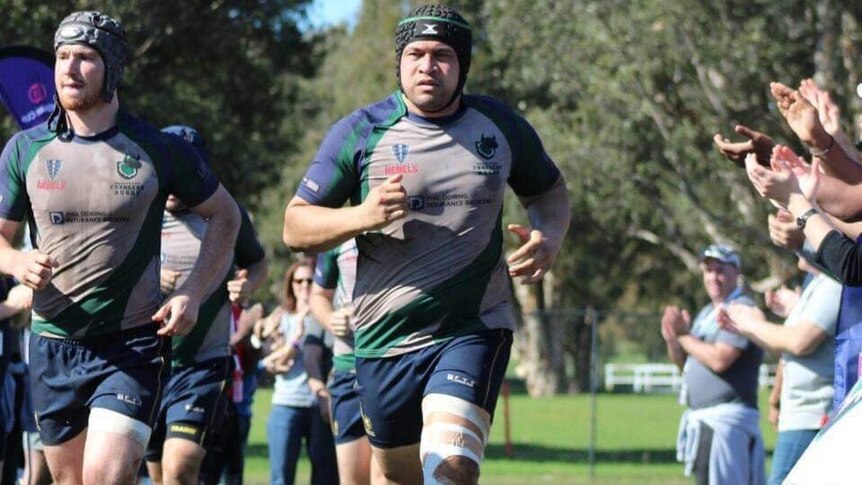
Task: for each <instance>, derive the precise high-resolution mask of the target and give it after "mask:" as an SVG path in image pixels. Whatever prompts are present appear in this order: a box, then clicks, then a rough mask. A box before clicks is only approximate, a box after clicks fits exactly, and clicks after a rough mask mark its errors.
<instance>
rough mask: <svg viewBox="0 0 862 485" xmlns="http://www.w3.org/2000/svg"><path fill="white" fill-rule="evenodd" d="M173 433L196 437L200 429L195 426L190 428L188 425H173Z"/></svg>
mask: <svg viewBox="0 0 862 485" xmlns="http://www.w3.org/2000/svg"><path fill="white" fill-rule="evenodd" d="M171 433H176V434H187V435H191V436H194V435H196V434H198V429H197V428H196V427H194V426H189V425H187V424H171Z"/></svg>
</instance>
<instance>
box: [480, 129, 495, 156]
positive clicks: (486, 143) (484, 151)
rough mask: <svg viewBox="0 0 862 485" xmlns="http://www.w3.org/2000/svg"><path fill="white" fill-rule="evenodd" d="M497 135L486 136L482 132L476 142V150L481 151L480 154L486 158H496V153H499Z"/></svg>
mask: <svg viewBox="0 0 862 485" xmlns="http://www.w3.org/2000/svg"><path fill="white" fill-rule="evenodd" d="M497 148H499V145H497V137H496V136H494V135H490V136H485V134H484V133H482V134H481V135H480V136H479V140H478V141H477V142H476V151H477V152H478V153H479V156H480V157H482V158H484V159H485V160H490V159H492V158H494V154H496V153H497Z"/></svg>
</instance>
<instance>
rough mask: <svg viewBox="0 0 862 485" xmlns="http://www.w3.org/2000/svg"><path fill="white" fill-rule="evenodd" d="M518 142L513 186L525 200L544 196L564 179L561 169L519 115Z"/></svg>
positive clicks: (513, 162)
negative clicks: (557, 182) (561, 177)
mask: <svg viewBox="0 0 862 485" xmlns="http://www.w3.org/2000/svg"><path fill="white" fill-rule="evenodd" d="M514 116H515V123H514V125H515V142H516V144H517V145H516V147H515V150H514V153H513V160H512V170H511V172H510V173H509V180H508V182H509V186H510V187H512V190H514V191H515V193H516V194H517V195H519V196H521V197H531V196H535V195H539V194H542V193H543V192H545V191H546V190H548V189H550V188H551V186H552V185H554V183H555V182H556V181H557V180H558V179H559V178H560V169H559V168H557V165H556V164H555V163H554V161H553V160H551V157H550V156H548V153H547V152H546V151H545V147H544V146H543V145H542V140H541V139H540V138H539V135H538V133H536V130H535V129H533V127H532V126H531V125H530V123H529V122H527V120H525V119H524V118H523V117H522V116H520V115H517V114H515V115H514Z"/></svg>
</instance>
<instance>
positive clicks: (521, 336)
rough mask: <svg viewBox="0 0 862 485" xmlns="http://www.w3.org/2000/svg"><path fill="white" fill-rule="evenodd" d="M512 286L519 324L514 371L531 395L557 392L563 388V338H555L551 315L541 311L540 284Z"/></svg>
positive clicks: (542, 300) (548, 394) (542, 295)
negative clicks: (516, 364)
mask: <svg viewBox="0 0 862 485" xmlns="http://www.w3.org/2000/svg"><path fill="white" fill-rule="evenodd" d="M513 286H514V288H513V294H514V296H515V298H514V300H515V309H514V310H515V315H516V318H517V319H518V327H519V333H518V336H517V338H516V339H515V348H514V355H513V356H514V357H515V358H516V359H518V360H519V361H520V365H519V366H518V369H517V373H518V375H519V376H520V377H523V378H524V379H525V381H526V384H527V392H528V393H529V394H530V396H531V397H540V396H551V395H554V394H558V393H560V392H561V391H562V390H563V389H564V387H565V386H564V382H565V361H564V357H563V355H564V354H563V351H562V345H563V341H564V340H565V339H562V338H558V333H559V332H558V331H556V329H555V327H556V325H554V323H555V322H554V318H552V317H551V315H549V314H548V313H547V312H546V311H545V302H544V288H543V285H541V284H539V285H521V284H514V285H513Z"/></svg>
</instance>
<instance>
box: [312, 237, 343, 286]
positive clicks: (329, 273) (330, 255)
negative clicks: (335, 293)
mask: <svg viewBox="0 0 862 485" xmlns="http://www.w3.org/2000/svg"><path fill="white" fill-rule="evenodd" d="M337 250H338V248H337V247H336V248H333V249H330V250H329V251H326V252H323V253H320V254H318V255H317V263H316V264H315V266H314V282H315V283H317V285H318V286H320V287H321V288H326V289H327V290H334V289H335V288H336V287H337V286H338V251H337Z"/></svg>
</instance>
